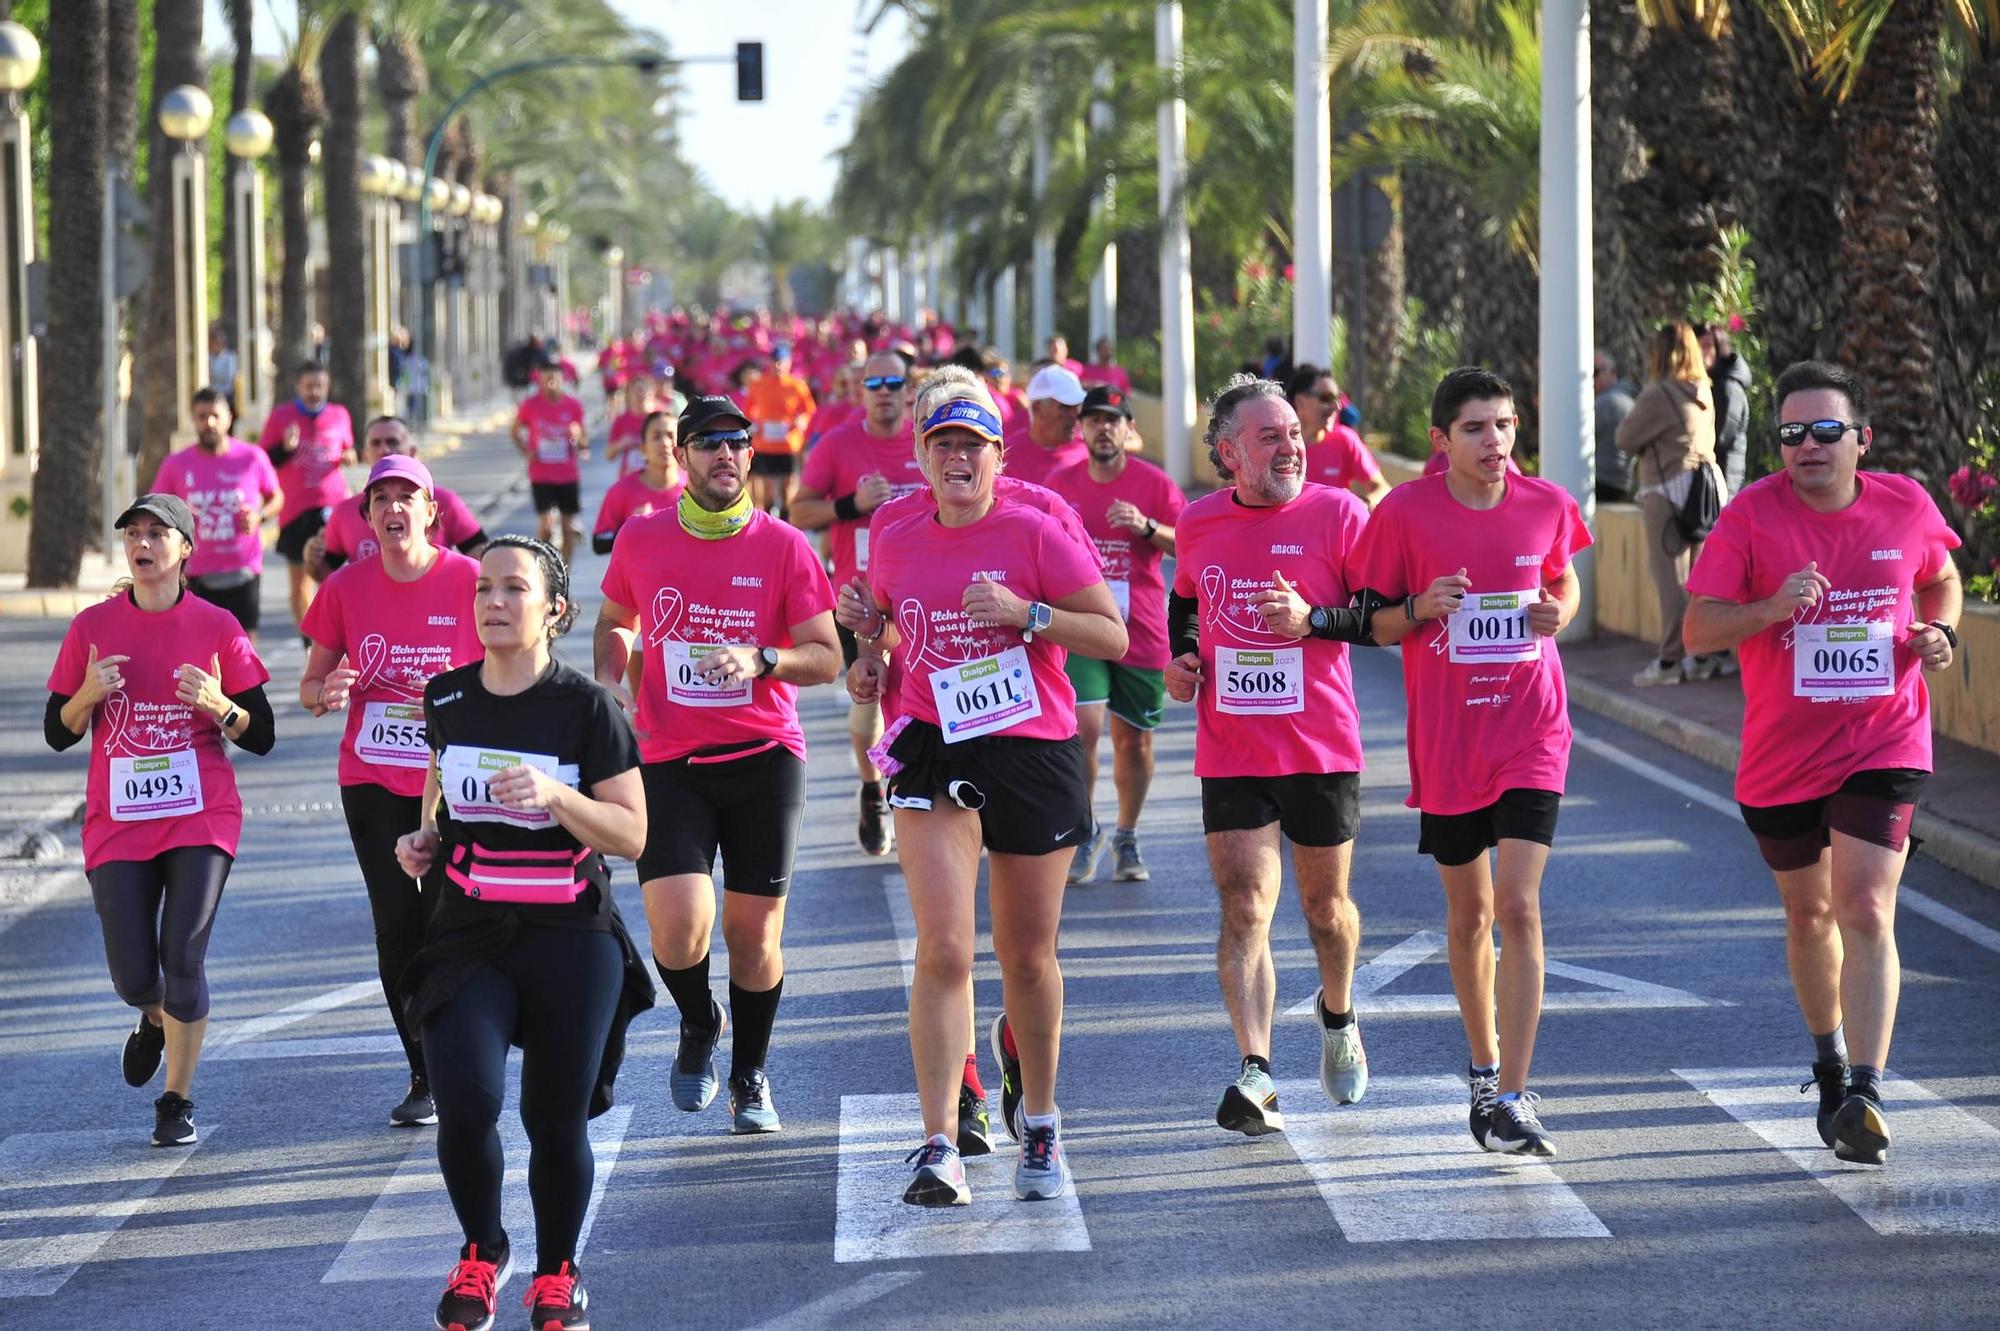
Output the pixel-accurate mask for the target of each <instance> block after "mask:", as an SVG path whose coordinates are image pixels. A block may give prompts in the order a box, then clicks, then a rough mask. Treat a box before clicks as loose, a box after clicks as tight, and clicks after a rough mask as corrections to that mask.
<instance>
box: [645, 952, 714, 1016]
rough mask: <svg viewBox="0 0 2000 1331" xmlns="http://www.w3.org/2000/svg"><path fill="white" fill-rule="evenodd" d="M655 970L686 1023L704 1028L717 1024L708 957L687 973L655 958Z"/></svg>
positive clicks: (703, 958) (691, 967)
mask: <svg viewBox="0 0 2000 1331" xmlns="http://www.w3.org/2000/svg"><path fill="white" fill-rule="evenodd" d="M653 969H654V970H656V971H658V972H659V973H660V983H661V984H664V985H665V986H667V992H668V993H669V994H672V995H673V999H674V1006H675V1007H677V1008H679V1009H680V1010H681V1020H682V1021H684V1022H686V1023H687V1024H688V1025H690V1026H695V1027H701V1028H707V1027H710V1026H713V1025H714V1024H715V998H714V996H713V995H711V994H710V993H709V992H708V958H707V957H706V956H703V957H702V959H701V960H700V961H697V962H696V963H695V964H694V965H692V966H689V967H688V968H687V969H685V970H675V969H674V968H673V967H671V966H669V965H668V964H667V963H666V962H664V961H661V960H660V959H659V958H658V957H654V958H653Z"/></svg>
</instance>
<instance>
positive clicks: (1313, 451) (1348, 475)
mask: <svg viewBox="0 0 2000 1331" xmlns="http://www.w3.org/2000/svg"><path fill="white" fill-rule="evenodd" d="M1381 477H1382V467H1381V464H1380V463H1378V462H1376V461H1375V455H1374V454H1373V453H1371V452H1369V451H1368V445H1367V444H1365V443H1363V442H1361V436H1360V435H1359V434H1356V433H1355V432H1354V430H1353V429H1351V428H1350V427H1348V426H1345V425H1342V424H1340V423H1339V422H1338V421H1336V422H1335V423H1333V424H1332V425H1329V426H1327V427H1326V434H1325V435H1323V436H1322V437H1321V439H1320V441H1319V442H1318V443H1316V444H1314V445H1313V446H1312V447H1311V448H1308V449H1307V450H1306V479H1307V480H1309V481H1317V482H1319V483H1320V484H1321V485H1331V486H1332V487H1334V488H1335V489H1336V490H1345V489H1347V488H1348V487H1349V486H1351V485H1353V484H1354V483H1355V482H1356V481H1360V480H1367V481H1376V480H1380V479H1381Z"/></svg>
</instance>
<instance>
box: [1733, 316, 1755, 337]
mask: <svg viewBox="0 0 2000 1331" xmlns="http://www.w3.org/2000/svg"><path fill="white" fill-rule="evenodd" d="M1749 326H1750V323H1749V321H1748V320H1747V319H1745V318H1744V317H1743V316H1742V315H1740V314H1732V315H1730V316H1729V331H1730V332H1732V333H1740V332H1742V331H1743V330H1744V329H1746V328H1748V327H1749Z"/></svg>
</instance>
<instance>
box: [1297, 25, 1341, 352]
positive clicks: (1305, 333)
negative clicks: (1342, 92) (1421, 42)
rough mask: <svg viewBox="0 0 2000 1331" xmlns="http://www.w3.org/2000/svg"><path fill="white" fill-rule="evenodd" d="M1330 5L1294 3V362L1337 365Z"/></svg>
mask: <svg viewBox="0 0 2000 1331" xmlns="http://www.w3.org/2000/svg"><path fill="white" fill-rule="evenodd" d="M1326 6H1327V0H1294V3H1293V5H1292V13H1293V32H1292V265H1293V267H1292V274H1293V279H1294V280H1293V283H1292V360H1293V362H1294V363H1296V364H1299V365H1317V366H1319V367H1320V368H1321V369H1323V370H1325V369H1331V368H1332V366H1333V284H1332V272H1333V182H1332V165H1331V162H1330V159H1331V158H1332V156H1333V90H1332V89H1331V88H1330V87H1329V86H1328V81H1327V72H1326V44H1327V37H1328V32H1327V8H1326Z"/></svg>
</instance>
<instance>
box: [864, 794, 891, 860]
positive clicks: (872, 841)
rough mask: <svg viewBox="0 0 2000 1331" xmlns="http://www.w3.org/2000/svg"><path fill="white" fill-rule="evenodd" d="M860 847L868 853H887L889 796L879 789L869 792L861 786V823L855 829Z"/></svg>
mask: <svg viewBox="0 0 2000 1331" xmlns="http://www.w3.org/2000/svg"><path fill="white" fill-rule="evenodd" d="M857 834H858V835H859V837H860V839H861V849H862V850H864V851H866V852H867V853H868V854H870V855H887V854H888V853H889V797H888V796H886V795H883V794H881V793H880V792H879V791H878V792H877V793H875V794H872V795H871V794H870V793H869V792H868V788H867V787H866V786H863V787H862V788H861V825H860V827H859V829H858V831H857Z"/></svg>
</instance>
